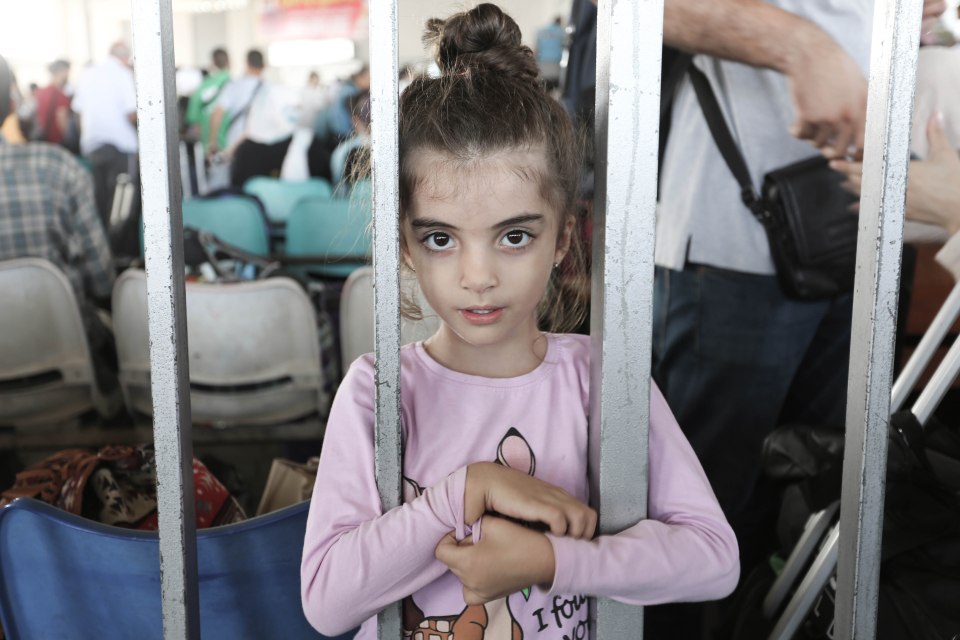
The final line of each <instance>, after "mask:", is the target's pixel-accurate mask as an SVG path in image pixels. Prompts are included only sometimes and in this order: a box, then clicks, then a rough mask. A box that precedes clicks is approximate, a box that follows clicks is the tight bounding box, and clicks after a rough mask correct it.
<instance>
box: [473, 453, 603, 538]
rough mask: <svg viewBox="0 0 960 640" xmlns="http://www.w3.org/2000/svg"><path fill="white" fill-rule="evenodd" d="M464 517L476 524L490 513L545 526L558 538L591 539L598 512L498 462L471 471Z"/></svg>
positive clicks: (475, 466)
mask: <svg viewBox="0 0 960 640" xmlns="http://www.w3.org/2000/svg"><path fill="white" fill-rule="evenodd" d="M463 502H464V504H463V517H464V521H465V522H467V523H471V522H476V521H477V520H478V519H479V518H480V516H482V515H483V514H485V513H487V512H488V511H495V512H496V513H499V514H501V515H504V516H508V517H510V518H517V519H519V520H526V521H528V522H542V523H543V524H545V525H547V526H548V527H549V528H550V531H551V532H552V533H553V534H554V535H558V536H567V537H570V538H591V537H593V533H594V531H595V530H596V528H597V512H596V511H594V510H593V509H591V508H590V507H589V506H588V505H585V504H583V503H582V502H580V501H579V500H577V499H576V498H574V497H573V496H572V495H570V494H569V493H567V492H566V491H564V490H563V489H561V488H559V487H557V486H554V485H552V484H550V483H549V482H544V481H543V480H539V479H537V478H534V477H533V476H530V475H527V474H525V473H523V472H521V471H517V470H515V469H510V468H508V467H505V466H503V465H500V464H497V463H494V462H475V463H473V464H471V465H469V466H468V467H467V480H466V488H465V489H464V501H463Z"/></svg>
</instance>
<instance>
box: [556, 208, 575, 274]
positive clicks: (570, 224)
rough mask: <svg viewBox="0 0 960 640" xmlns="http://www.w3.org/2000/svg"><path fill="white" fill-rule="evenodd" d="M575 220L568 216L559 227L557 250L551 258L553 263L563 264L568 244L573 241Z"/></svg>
mask: <svg viewBox="0 0 960 640" xmlns="http://www.w3.org/2000/svg"><path fill="white" fill-rule="evenodd" d="M576 224H577V219H576V218H575V217H574V216H572V215H568V216H567V217H566V220H565V222H564V223H563V226H561V227H560V233H559V234H558V235H557V250H556V252H555V253H554V256H553V262H554V263H555V264H559V263H561V262H563V259H564V258H565V257H566V255H567V252H568V251H570V243H571V242H572V241H573V230H574V227H576Z"/></svg>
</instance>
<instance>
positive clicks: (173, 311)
mask: <svg viewBox="0 0 960 640" xmlns="http://www.w3.org/2000/svg"><path fill="white" fill-rule="evenodd" d="M170 3H171V0H131V3H130V6H131V9H132V12H133V13H132V27H133V51H134V59H135V61H136V62H135V66H136V82H137V119H138V132H139V139H140V149H141V153H140V175H141V179H140V183H141V189H142V194H143V221H144V234H143V237H144V253H145V256H146V269H147V310H148V317H149V331H150V378H151V391H152V393H153V438H154V445H155V447H156V455H157V509H158V515H159V528H160V588H161V593H162V598H163V636H164V638H166V639H167V640H172V639H177V640H179V639H186V638H199V637H200V616H199V608H200V605H199V595H198V593H199V592H198V588H197V552H196V546H197V544H196V543H197V540H196V523H195V518H194V503H193V471H192V463H193V445H192V442H191V439H190V436H191V428H190V427H191V424H190V383H189V374H188V369H187V364H188V363H187V320H186V296H185V286H184V278H183V220H182V216H181V211H180V201H181V187H180V184H179V176H180V173H179V167H178V162H179V153H178V149H179V147H178V145H177V110H176V104H177V100H176V94H175V91H174V89H175V82H174V60H173V18H172V13H171V6H170Z"/></svg>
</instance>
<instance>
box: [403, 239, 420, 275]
mask: <svg viewBox="0 0 960 640" xmlns="http://www.w3.org/2000/svg"><path fill="white" fill-rule="evenodd" d="M400 260H402V261H403V264H405V265H406V266H407V269H410V271H413V272H414V273H416V272H417V270H416V269H414V268H413V258H411V257H410V251H409V250H407V239H406V238H405V237H403V234H402V232H401V235H400Z"/></svg>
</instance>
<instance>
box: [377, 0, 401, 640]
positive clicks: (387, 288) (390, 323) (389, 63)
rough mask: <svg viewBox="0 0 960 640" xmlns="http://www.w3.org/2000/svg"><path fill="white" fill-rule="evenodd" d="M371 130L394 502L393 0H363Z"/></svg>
mask: <svg viewBox="0 0 960 640" xmlns="http://www.w3.org/2000/svg"><path fill="white" fill-rule="evenodd" d="M369 14H370V117H371V122H370V134H371V147H372V149H373V151H372V159H373V211H374V214H373V268H374V275H373V279H374V288H373V297H374V308H375V311H376V316H375V318H376V320H375V325H374V326H375V328H374V338H375V341H376V362H377V364H376V372H375V388H376V458H377V487H378V489H379V491H380V503H381V504H382V505H383V509H384V510H385V511H386V510H388V509H392V508H393V507H397V506H399V505H400V502H401V497H400V473H401V460H402V456H401V453H400V444H401V443H400V226H399V211H400V197H399V175H400V172H399V167H400V158H399V148H400V147H399V142H398V136H397V132H398V127H399V119H398V110H397V101H398V96H399V62H398V60H399V59H398V55H397V52H398V44H397V42H398V40H397V0H370V11H369ZM378 634H379V637H380V640H397V639H398V638H400V634H401V620H400V605H399V603H397V604H394V605H391V606H390V607H387V608H386V609H384V610H383V611H382V612H380V615H379V617H378Z"/></svg>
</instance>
